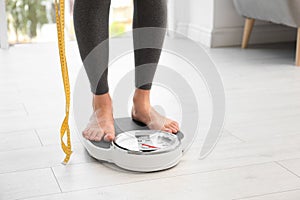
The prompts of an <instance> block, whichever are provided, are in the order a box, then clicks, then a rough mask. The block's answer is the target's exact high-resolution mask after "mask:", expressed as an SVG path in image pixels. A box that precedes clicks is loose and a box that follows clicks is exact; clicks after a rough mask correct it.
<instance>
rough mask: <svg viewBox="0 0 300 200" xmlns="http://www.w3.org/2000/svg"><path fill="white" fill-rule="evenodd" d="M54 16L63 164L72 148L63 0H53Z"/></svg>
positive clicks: (67, 159)
mask: <svg viewBox="0 0 300 200" xmlns="http://www.w3.org/2000/svg"><path fill="white" fill-rule="evenodd" d="M55 16H56V27H57V36H58V48H59V57H60V64H61V72H62V79H63V83H64V90H65V96H66V116H65V118H64V121H63V123H62V125H61V128H60V141H61V147H62V149H63V151H64V153H65V154H66V157H65V159H64V161H63V164H67V163H68V161H69V160H70V157H71V154H72V150H71V138H70V127H69V111H70V82H69V75H68V66H67V59H66V51H65V35H64V27H65V1H64V0H60V1H59V2H58V0H55ZM66 134H67V144H66V143H65V142H64V140H63V139H64V136H65V135H66Z"/></svg>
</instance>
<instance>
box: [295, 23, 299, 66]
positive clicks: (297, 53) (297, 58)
mask: <svg viewBox="0 0 300 200" xmlns="http://www.w3.org/2000/svg"><path fill="white" fill-rule="evenodd" d="M296 66H300V27H299V28H298V33H297V47H296Z"/></svg>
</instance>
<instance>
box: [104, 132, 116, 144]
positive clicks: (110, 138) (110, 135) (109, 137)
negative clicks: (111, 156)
mask: <svg viewBox="0 0 300 200" xmlns="http://www.w3.org/2000/svg"><path fill="white" fill-rule="evenodd" d="M114 139H115V134H114V133H107V134H106V135H105V136H104V140H105V141H107V142H110V141H113V140H114Z"/></svg>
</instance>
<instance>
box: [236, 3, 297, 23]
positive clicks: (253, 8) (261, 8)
mask: <svg viewBox="0 0 300 200" xmlns="http://www.w3.org/2000/svg"><path fill="white" fill-rule="evenodd" d="M234 5H235V7H236V9H237V11H238V13H239V14H240V15H242V16H244V17H247V18H253V19H260V20H264V21H270V22H273V23H277V24H284V25H288V26H292V27H300V0H234Z"/></svg>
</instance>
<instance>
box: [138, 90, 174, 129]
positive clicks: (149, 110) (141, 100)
mask: <svg viewBox="0 0 300 200" xmlns="http://www.w3.org/2000/svg"><path fill="white" fill-rule="evenodd" d="M149 92H150V91H147V90H140V89H137V90H136V92H135V96H134V99H133V107H132V119H134V120H136V121H139V122H142V123H144V124H146V125H147V126H148V128H149V129H151V130H162V131H166V132H170V133H177V132H178V131H179V125H178V123H177V122H176V121H174V120H171V119H168V118H166V117H164V116H162V115H161V114H159V113H158V112H157V111H156V110H155V109H154V108H153V107H152V106H151V105H150V100H149Z"/></svg>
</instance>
